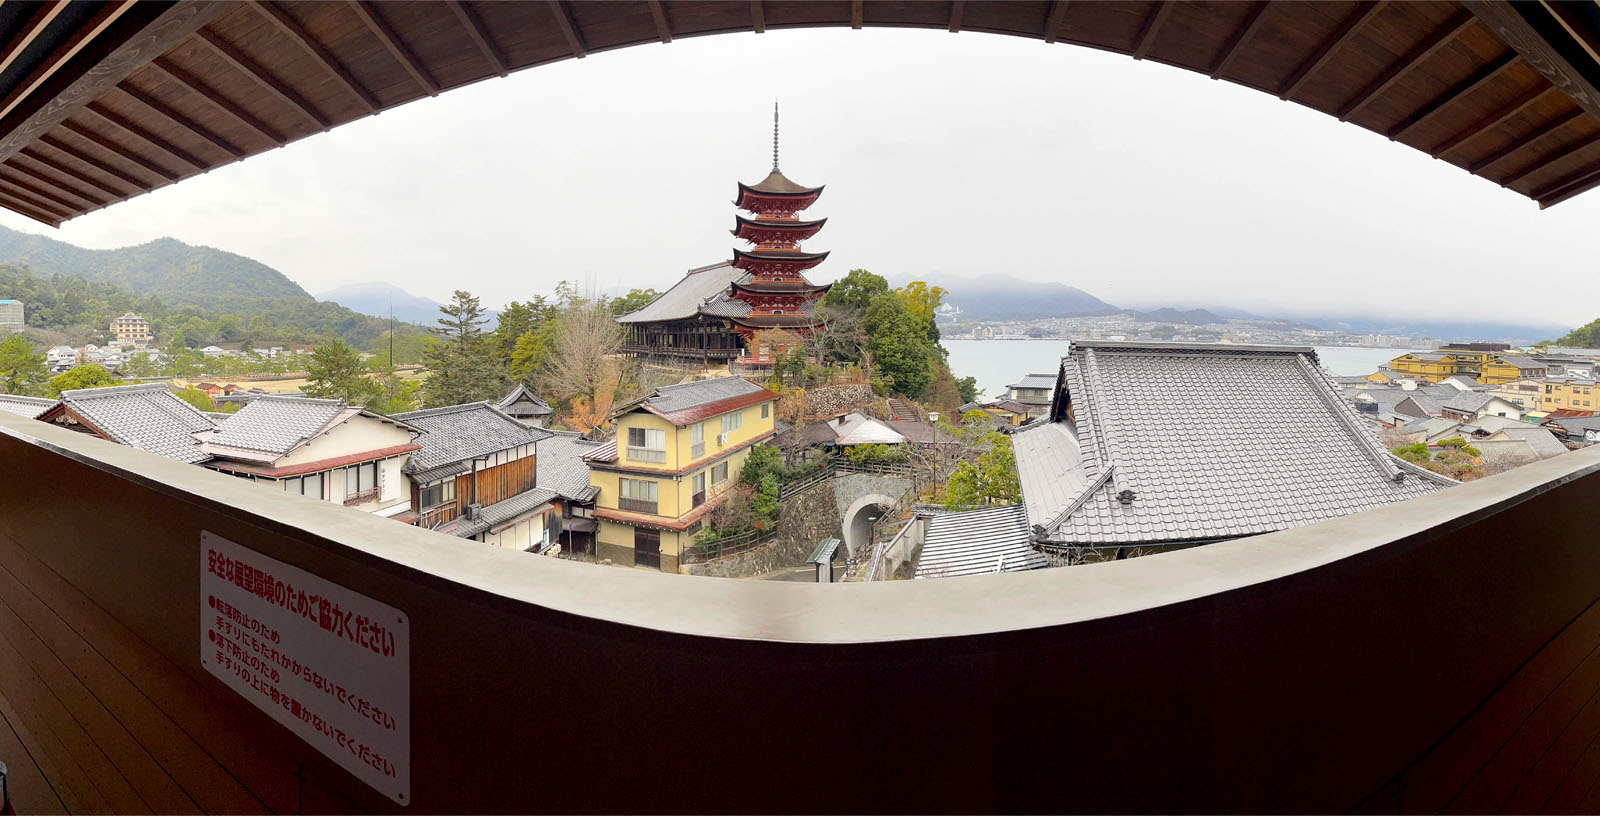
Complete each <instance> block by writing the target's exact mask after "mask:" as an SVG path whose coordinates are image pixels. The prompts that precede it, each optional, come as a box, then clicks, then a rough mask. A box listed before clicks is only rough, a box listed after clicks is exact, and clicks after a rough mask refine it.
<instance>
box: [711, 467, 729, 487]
mask: <svg viewBox="0 0 1600 816" xmlns="http://www.w3.org/2000/svg"><path fill="white" fill-rule="evenodd" d="M726 481H728V463H727V462H723V463H722V464H720V465H717V466H716V467H713V468H712V469H711V483H712V484H714V485H719V484H722V483H723V482H726Z"/></svg>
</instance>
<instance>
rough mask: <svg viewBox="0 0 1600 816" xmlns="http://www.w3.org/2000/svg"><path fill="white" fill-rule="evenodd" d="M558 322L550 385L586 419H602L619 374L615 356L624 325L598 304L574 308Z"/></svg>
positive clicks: (618, 349) (603, 306)
mask: <svg viewBox="0 0 1600 816" xmlns="http://www.w3.org/2000/svg"><path fill="white" fill-rule="evenodd" d="M557 320H558V321H559V322H558V324H557V327H556V338H555V344H554V345H555V348H554V353H553V355H552V359H551V361H550V369H549V383H550V386H551V387H552V388H554V389H555V393H556V395H557V396H559V397H561V398H562V399H566V400H570V401H571V402H572V403H573V406H574V408H575V409H577V410H579V411H581V412H582V413H584V414H585V415H586V417H587V418H591V419H592V418H593V417H596V416H600V417H603V414H604V412H605V411H608V410H609V408H610V403H611V400H612V398H613V396H614V392H615V389H616V387H617V382H618V378H619V375H620V371H619V366H618V364H617V361H616V360H614V359H613V357H615V355H616V354H617V353H618V352H620V351H621V350H622V339H623V330H622V326H621V325H619V324H618V323H617V322H616V320H615V319H613V317H612V314H611V310H610V309H609V308H607V307H606V305H605V304H603V303H599V302H597V301H590V302H587V303H583V304H580V305H576V306H573V307H572V308H569V309H567V310H566V311H564V312H562V314H561V316H560V317H559V318H557ZM602 402H603V403H605V406H604V408H602V405H601V403H602ZM586 424H598V423H597V422H596V423H586Z"/></svg>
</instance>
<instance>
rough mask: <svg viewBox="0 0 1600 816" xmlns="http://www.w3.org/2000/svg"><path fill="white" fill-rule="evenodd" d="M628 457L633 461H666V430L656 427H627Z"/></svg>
mask: <svg viewBox="0 0 1600 816" xmlns="http://www.w3.org/2000/svg"><path fill="white" fill-rule="evenodd" d="M628 458H629V459H632V460H634V461H635V462H657V463H659V462H665V461H667V432H666V431H663V430H660V429H658V428H629V429H628Z"/></svg>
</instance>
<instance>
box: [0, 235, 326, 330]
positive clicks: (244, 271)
mask: <svg viewBox="0 0 1600 816" xmlns="http://www.w3.org/2000/svg"><path fill="white" fill-rule="evenodd" d="M0 263H9V264H12V265H13V266H25V267H28V268H29V269H32V270H33V271H34V272H35V273H37V274H39V275H42V276H44V277H49V276H51V275H55V274H57V273H62V274H67V275H77V276H78V277H80V278H83V279H84V280H86V281H89V282H90V283H109V284H112V285H114V286H117V287H119V288H121V289H124V290H126V291H128V292H132V293H134V294H138V295H156V296H158V297H160V298H161V300H162V302H163V303H165V304H167V305H168V306H169V307H172V308H181V307H183V306H198V307H200V308H203V309H210V310H213V311H217V312H228V311H231V312H235V313H247V312H248V313H251V314H253V313H254V312H253V311H250V307H253V306H256V305H257V304H259V303H260V302H261V300H262V299H276V298H303V299H306V300H311V299H312V298H311V295H309V294H308V293H307V292H306V290H304V289H302V288H300V287H299V285H297V284H296V283H295V282H294V281H292V280H289V279H288V278H287V277H285V276H284V274H283V273H282V272H279V271H278V270H276V269H273V268H272V267H270V266H267V265H266V264H264V263H261V262H260V261H254V260H251V259H249V258H246V257H244V256H243V255H235V254H234V253H232V252H224V251H222V250H220V249H212V248H211V247H196V246H189V245H188V244H185V243H183V242H182V241H179V240H177V239H175V238H157V239H156V240H154V241H151V242H149V243H146V244H140V245H138V246H131V247H122V248H120V249H84V248H83V247H79V246H74V245H72V244H69V243H66V242H64V241H57V240H55V239H54V238H47V237H45V236H43V235H30V234H28V233H25V232H17V231H16V230H11V229H6V228H4V227H0Z"/></svg>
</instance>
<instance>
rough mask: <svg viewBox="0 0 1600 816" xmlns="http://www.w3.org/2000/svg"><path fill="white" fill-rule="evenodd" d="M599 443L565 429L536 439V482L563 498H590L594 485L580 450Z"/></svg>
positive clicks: (593, 446)
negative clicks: (590, 480)
mask: <svg viewBox="0 0 1600 816" xmlns="http://www.w3.org/2000/svg"><path fill="white" fill-rule="evenodd" d="M600 445H601V443H599V442H593V441H590V440H588V439H584V438H583V437H582V436H580V435H578V434H576V433H572V432H569V431H554V432H552V433H551V435H550V436H548V437H546V438H544V439H541V440H539V445H538V454H539V461H538V463H537V466H536V467H537V469H538V473H537V474H536V476H537V479H538V481H537V484H538V485H539V486H540V487H544V488H548V489H550V490H554V491H555V492H556V493H558V494H560V495H561V496H562V497H563V498H567V499H574V500H576V501H589V500H592V499H593V496H592V495H591V493H592V491H593V490H594V488H592V487H591V486H590V484H589V465H588V463H587V462H584V461H583V454H584V453H586V452H588V451H591V450H594V449H595V448H598V447H600Z"/></svg>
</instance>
